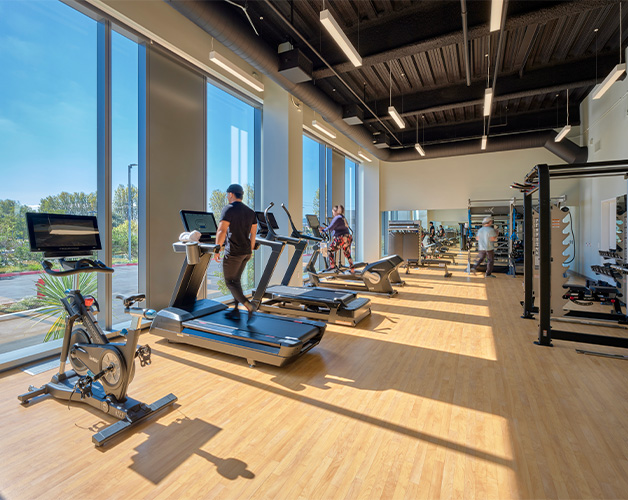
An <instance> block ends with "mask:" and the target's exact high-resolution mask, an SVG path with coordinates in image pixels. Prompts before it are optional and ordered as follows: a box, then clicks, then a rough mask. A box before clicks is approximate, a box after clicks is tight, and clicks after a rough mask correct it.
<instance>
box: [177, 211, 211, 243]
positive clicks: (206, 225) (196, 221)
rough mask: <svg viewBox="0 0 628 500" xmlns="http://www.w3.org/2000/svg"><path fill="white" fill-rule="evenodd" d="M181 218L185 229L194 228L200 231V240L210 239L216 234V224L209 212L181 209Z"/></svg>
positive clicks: (193, 229)
mask: <svg viewBox="0 0 628 500" xmlns="http://www.w3.org/2000/svg"><path fill="white" fill-rule="evenodd" d="M181 220H182V221H183V226H184V227H185V230H186V231H195V230H196V231H198V232H200V233H201V241H202V242H207V241H210V240H212V239H213V238H214V237H215V236H216V231H217V230H218V225H217V224H216V219H215V218H214V214H213V213H211V212H195V211H192V210H181Z"/></svg>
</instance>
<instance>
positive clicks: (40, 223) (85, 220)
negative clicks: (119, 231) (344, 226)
mask: <svg viewBox="0 0 628 500" xmlns="http://www.w3.org/2000/svg"><path fill="white" fill-rule="evenodd" d="M26 225H27V226H28V239H29V242H30V247H31V252H44V255H45V256H46V257H74V256H84V255H90V254H91V253H92V252H93V251H94V250H100V249H101V248H102V247H101V244H100V234H99V233H98V221H97V220H96V217H95V216H94V215H67V214H44V213H27V214H26Z"/></svg>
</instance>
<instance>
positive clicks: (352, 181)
mask: <svg viewBox="0 0 628 500" xmlns="http://www.w3.org/2000/svg"><path fill="white" fill-rule="evenodd" d="M357 167H358V166H357V164H356V163H355V162H354V161H351V160H350V159H349V158H345V204H344V205H345V217H346V219H347V223H348V224H349V227H350V228H351V230H352V231H353V233H352V234H353V243H352V244H351V255H352V256H353V258H354V260H355V248H356V239H357V220H358V219H357V214H356V203H357V199H356V191H355V185H356V175H357V170H358V169H357Z"/></svg>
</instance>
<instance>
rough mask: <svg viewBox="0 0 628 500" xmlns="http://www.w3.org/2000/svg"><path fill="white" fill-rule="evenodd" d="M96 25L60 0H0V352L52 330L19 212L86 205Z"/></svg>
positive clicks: (91, 203)
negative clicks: (0, 69) (13, 0)
mask: <svg viewBox="0 0 628 500" xmlns="http://www.w3.org/2000/svg"><path fill="white" fill-rule="evenodd" d="M97 35H98V24H97V23H96V22H95V21H94V20H92V19H90V18H89V17H87V16H85V15H83V14H80V13H79V12H77V11H75V10H73V9H71V8H70V7H68V6H67V5H65V4H63V3H61V2H10V3H9V4H7V3H0V47H2V50H0V67H1V68H2V78H0V151H2V154H0V177H1V178H2V182H1V183H0V317H1V318H2V321H0V353H3V352H9V351H13V350H15V349H18V348H21V347H27V346H29V345H34V344H39V343H41V342H42V341H43V340H44V337H49V338H54V337H58V336H59V334H60V333H62V331H61V332H59V331H58V329H57V330H55V329H54V328H53V329H52V330H51V327H52V326H53V323H54V320H53V318H51V317H46V316H42V315H41V314H42V312H44V309H42V308H43V307H45V306H46V305H47V303H48V302H50V304H51V305H53V306H57V307H58V306H59V302H58V296H57V295H58V292H56V291H55V290H54V289H53V287H52V286H49V284H48V283H49V282H48V281H45V280H44V275H43V274H41V273H40V271H41V267H40V265H39V261H40V260H41V256H40V255H35V254H31V253H30V252H29V246H28V238H27V234H26V232H25V219H24V213H25V212H28V211H41V212H57V213H72V214H95V213H96V210H97V204H96V200H97V193H96V187H97V142H96V141H97V57H96V54H97V43H98V42H97ZM90 276H94V275H90ZM89 287H90V288H91V291H92V293H95V284H93V283H91V284H90V285H89ZM38 320H42V321H39V322H38Z"/></svg>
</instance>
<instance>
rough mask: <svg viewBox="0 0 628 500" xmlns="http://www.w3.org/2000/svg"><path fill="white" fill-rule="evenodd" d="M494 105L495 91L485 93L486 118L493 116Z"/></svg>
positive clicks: (489, 90)
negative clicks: (492, 106) (492, 108)
mask: <svg viewBox="0 0 628 500" xmlns="http://www.w3.org/2000/svg"><path fill="white" fill-rule="evenodd" d="M492 104H493V89H486V90H485V91H484V116H489V115H490V114H491V105H492Z"/></svg>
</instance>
